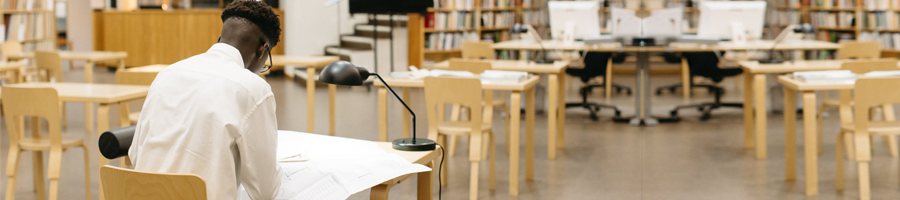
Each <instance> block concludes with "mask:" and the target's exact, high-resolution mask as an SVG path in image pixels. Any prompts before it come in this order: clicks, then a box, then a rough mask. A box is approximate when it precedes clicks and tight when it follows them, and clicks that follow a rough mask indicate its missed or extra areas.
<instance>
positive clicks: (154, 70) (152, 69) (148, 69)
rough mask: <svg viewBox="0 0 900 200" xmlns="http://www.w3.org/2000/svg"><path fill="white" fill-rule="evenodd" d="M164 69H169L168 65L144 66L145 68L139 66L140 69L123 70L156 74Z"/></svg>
mask: <svg viewBox="0 0 900 200" xmlns="http://www.w3.org/2000/svg"><path fill="white" fill-rule="evenodd" d="M166 67H169V65H165V64H155V65H145V66H140V67H132V68H128V69H125V71H127V72H144V73H154V74H158V73H159V72H160V71H162V70H163V69H166Z"/></svg>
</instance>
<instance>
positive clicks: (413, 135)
mask: <svg viewBox="0 0 900 200" xmlns="http://www.w3.org/2000/svg"><path fill="white" fill-rule="evenodd" d="M369 75H370V76H371V75H374V76H375V77H378V80H379V81H381V83H382V84H384V87H385V88H387V89H388V91H391V94H393V95H394V97H396V98H397V100H398V101H400V104H403V107H406V110H407V111H409V114H410V115H412V142H413V143H416V113H414V112H413V111H412V109H410V108H409V106H408V105H406V102H403V99H401V98H400V96H399V95H397V93H396V92H394V89H391V86H390V85H388V84H387V83H386V82H384V79H382V78H381V75H378V74H377V73H371V74H369Z"/></svg>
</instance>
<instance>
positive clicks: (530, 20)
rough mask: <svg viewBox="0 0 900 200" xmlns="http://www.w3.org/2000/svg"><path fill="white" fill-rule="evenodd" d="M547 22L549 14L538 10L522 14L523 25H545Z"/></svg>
mask: <svg viewBox="0 0 900 200" xmlns="http://www.w3.org/2000/svg"><path fill="white" fill-rule="evenodd" d="M546 22H547V12H543V11H536V10H526V11H525V12H522V23H523V24H532V25H534V24H544V23H546Z"/></svg>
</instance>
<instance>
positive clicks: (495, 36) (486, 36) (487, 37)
mask: <svg viewBox="0 0 900 200" xmlns="http://www.w3.org/2000/svg"><path fill="white" fill-rule="evenodd" d="M510 36H511V35H510V34H509V32H506V31H496V32H485V33H481V40H483V41H493V42H494V43H497V42H502V41H507V40H510V38H511V37H510Z"/></svg>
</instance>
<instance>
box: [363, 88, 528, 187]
mask: <svg viewBox="0 0 900 200" xmlns="http://www.w3.org/2000/svg"><path fill="white" fill-rule="evenodd" d="M382 78H384V82H386V83H387V84H388V85H390V86H391V87H393V88H397V87H402V88H403V96H402V98H403V101H404V102H406V103H407V104H409V103H410V97H409V93H410V88H422V87H425V80H423V79H394V78H392V77H390V76H385V77H382ZM538 80H539V79H538V77H536V76H531V77H529V78H527V79H525V80H523V81H520V82H519V83H516V84H482V85H481V87H482V89H484V91H485V93H492V92H493V91H494V90H507V91H510V105H509V108H510V109H509V114H510V121H509V129H510V130H509V142H510V144H509V146H510V147H511V148H510V151H509V158H510V159H509V195H512V196H518V195H519V134H520V131H519V125H520V121H521V116H520V113H521V112H522V111H521V106H520V103H521V102H522V93H523V92H524V93H525V125H526V127H525V179H526V180H534V86H535V85H537V83H538ZM375 86H380V87H378V140H379V141H382V142H386V141H388V140H387V138H388V135H387V133H388V130H387V128H388V127H387V124H388V111H387V102H388V91H387V89H386V88H385V87H384V85H383V84H382V83H381V82H378V81H376V82H375ZM492 98H493V96H492V95H485V101H486V102H491V101H492V100H491V99H492ZM491 108H492V106H491V105H490V104H485V108H484V109H491ZM402 121H403V126H402V127H403V132H402V134H403V135H402V136H403V138H409V137H410V127H411V125H410V115H409V113H407V112H403V119H402ZM417 137H421V135H417Z"/></svg>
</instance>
